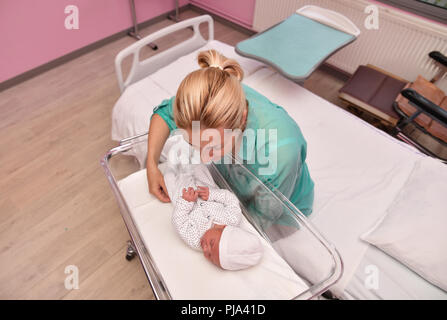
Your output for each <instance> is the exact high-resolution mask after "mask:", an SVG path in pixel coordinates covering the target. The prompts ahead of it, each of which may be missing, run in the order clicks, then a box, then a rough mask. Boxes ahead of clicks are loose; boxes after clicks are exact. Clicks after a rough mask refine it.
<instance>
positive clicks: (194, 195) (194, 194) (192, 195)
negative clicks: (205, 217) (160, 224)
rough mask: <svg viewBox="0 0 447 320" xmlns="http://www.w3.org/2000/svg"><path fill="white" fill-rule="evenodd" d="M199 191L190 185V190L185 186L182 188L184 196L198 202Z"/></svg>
mask: <svg viewBox="0 0 447 320" xmlns="http://www.w3.org/2000/svg"><path fill="white" fill-rule="evenodd" d="M198 196H199V195H198V193H197V191H195V190H194V188H192V187H189V188H188V190H186V189H185V188H183V190H182V198H183V199H185V200H186V201H189V202H196V201H197V198H198Z"/></svg>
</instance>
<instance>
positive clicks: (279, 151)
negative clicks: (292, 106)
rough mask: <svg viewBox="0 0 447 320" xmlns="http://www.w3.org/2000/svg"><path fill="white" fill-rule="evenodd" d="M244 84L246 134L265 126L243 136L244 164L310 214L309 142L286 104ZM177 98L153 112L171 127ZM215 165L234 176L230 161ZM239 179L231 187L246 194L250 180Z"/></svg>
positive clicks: (311, 201)
mask: <svg viewBox="0 0 447 320" xmlns="http://www.w3.org/2000/svg"><path fill="white" fill-rule="evenodd" d="M242 87H243V89H244V92H245V97H246V99H247V102H248V114H247V125H246V130H244V136H245V134H246V132H248V131H250V130H247V129H248V128H250V129H252V130H251V132H260V131H257V130H258V129H264V130H265V131H264V132H265V135H264V136H262V137H261V138H259V136H258V135H256V134H255V135H254V139H253V136H252V139H246V138H243V141H242V144H241V147H240V150H239V154H238V155H239V158H241V159H243V164H244V166H245V167H246V168H247V169H249V170H250V171H251V172H252V173H253V174H254V175H255V176H256V177H257V178H258V179H259V180H261V181H262V182H263V183H265V182H268V183H269V184H268V185H269V186H270V187H269V189H272V188H271V187H273V188H276V189H277V190H279V191H280V192H281V193H282V194H283V195H284V196H285V197H286V198H288V199H289V200H290V201H291V202H292V203H293V204H294V205H295V206H296V207H297V208H298V209H299V210H300V211H301V212H302V213H303V214H305V215H310V214H311V213H312V206H313V200H314V182H313V181H312V178H311V177H310V174H309V170H308V168H307V164H306V150H307V144H306V141H305V139H304V137H303V134H302V133H301V130H300V128H299V127H298V125H297V123H296V122H295V120H293V119H292V118H291V117H290V116H289V114H288V113H287V111H286V110H284V108H282V107H281V106H279V105H277V104H274V103H273V102H271V101H270V100H269V99H267V98H266V97H265V96H263V95H262V94H260V93H259V92H257V91H256V90H254V89H252V88H250V87H249V86H247V85H245V84H244V83H242ZM174 99H175V96H173V97H171V98H170V99H165V100H163V101H162V102H161V103H160V104H159V105H158V106H156V107H155V108H154V114H155V113H156V114H158V115H159V116H160V117H162V118H163V120H164V121H165V122H166V123H167V125H168V127H169V130H170V131H172V130H175V129H177V126H176V124H175V122H174V117H173V103H174ZM270 129H274V130H275V131H276V137H275V135H274V134H270V132H271V131H269V130H270ZM261 133H262V130H261ZM253 141H254V143H253ZM274 146H276V148H275V147H274ZM250 150H252V151H250ZM254 151H257V152H254ZM275 153H276V157H274V158H276V162H275V164H274V165H273V166H272V165H271V163H272V162H271V161H270V163H267V164H266V161H265V159H266V158H267V159H269V156H273V155H275ZM257 155H261V156H263V158H259V156H257ZM258 158H259V159H258ZM261 160H262V161H261ZM272 161H274V160H272ZM222 162H224V161H222ZM216 167H217V168H218V169H219V171H220V172H221V173H222V175H223V176H224V178H225V179H226V180H227V179H228V178H231V173H229V172H228V170H229V168H230V167H231V165H225V164H224V163H221V164H216ZM268 167H270V168H276V170H270V172H267V173H268V174H265V172H264V173H262V174H260V170H259V169H260V168H268ZM233 168H234V166H233ZM233 177H234V175H233ZM238 180H240V181H239V182H240V183H239V185H238V184H237V181H233V184H232V183H230V184H232V187H234V186H236V189H238V190H237V191H238V192H240V193H241V194H243V193H244V188H245V189H247V186H248V185H249V184H247V181H246V180H244V179H238ZM258 184H259V183H258ZM272 202H275V201H274V200H273V201H270V203H272ZM273 206H274V205H273ZM273 210H274V209H273ZM264 211H270V210H264ZM280 220H282V222H281V221H280ZM289 220H290V219H279V220H278V222H279V223H280V224H286V225H289V223H288V222H286V221H289Z"/></svg>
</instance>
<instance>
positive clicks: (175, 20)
mask: <svg viewBox="0 0 447 320" xmlns="http://www.w3.org/2000/svg"><path fill="white" fill-rule="evenodd" d="M168 19H169V20H172V21H174V22H178V0H175V16H173V15H172V14H170V15H169V16H168Z"/></svg>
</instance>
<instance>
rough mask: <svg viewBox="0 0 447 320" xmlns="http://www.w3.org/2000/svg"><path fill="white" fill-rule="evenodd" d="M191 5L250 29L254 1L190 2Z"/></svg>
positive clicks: (198, 0) (192, 0)
mask: <svg viewBox="0 0 447 320" xmlns="http://www.w3.org/2000/svg"><path fill="white" fill-rule="evenodd" d="M190 2H191V4H194V5H196V6H198V7H201V8H203V9H205V10H208V11H210V12H213V13H215V14H217V15H219V16H221V17H223V18H225V19H227V20H230V21H233V22H235V23H237V24H240V25H242V26H244V27H246V28H248V29H252V26H253V17H254V14H255V2H256V0H191V1H190Z"/></svg>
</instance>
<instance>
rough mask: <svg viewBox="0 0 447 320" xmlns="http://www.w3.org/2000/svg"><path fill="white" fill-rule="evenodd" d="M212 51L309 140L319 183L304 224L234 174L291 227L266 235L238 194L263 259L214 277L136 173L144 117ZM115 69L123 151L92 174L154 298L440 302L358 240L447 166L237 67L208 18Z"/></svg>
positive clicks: (116, 136)
mask: <svg viewBox="0 0 447 320" xmlns="http://www.w3.org/2000/svg"><path fill="white" fill-rule="evenodd" d="M201 23H207V25H208V31H209V37H208V39H207V40H205V39H203V37H202V36H201V35H200V31H199V25H200V24H201ZM190 26H192V27H193V31H194V33H193V36H192V37H191V38H189V39H187V40H185V41H184V42H182V43H180V44H179V45H177V46H175V47H172V48H170V49H168V50H166V51H164V52H161V53H159V54H157V55H155V56H152V57H150V58H148V59H146V60H144V61H141V62H140V61H139V57H138V54H139V50H140V49H141V48H142V47H143V46H144V45H146V44H147V43H149V42H151V41H155V40H156V39H158V38H160V37H162V36H165V35H167V34H169V33H171V32H175V31H178V30H181V29H184V28H187V27H190ZM211 48H212V49H216V50H217V51H219V52H221V53H222V54H224V55H225V56H227V57H229V58H234V59H236V60H237V61H238V62H239V63H240V64H241V66H242V68H243V69H244V73H245V77H244V80H243V82H244V83H245V84H246V85H248V86H250V87H252V88H253V89H255V90H257V91H259V92H260V93H262V94H263V95H265V96H266V97H268V98H269V99H270V100H271V101H273V102H275V103H277V104H278V105H281V106H282V107H283V108H284V109H285V110H286V111H287V112H288V113H289V115H290V116H291V117H292V118H294V119H295V120H296V121H297V123H298V124H299V126H300V128H301V130H302V132H303V133H304V136H305V138H306V140H307V145H308V158H307V163H308V166H309V170H310V173H311V176H312V178H313V180H314V181H315V183H316V184H315V201H314V208H313V213H312V215H311V216H310V217H309V219H308V218H306V217H305V216H304V215H302V214H301V213H300V212H299V210H298V209H297V208H295V207H294V206H293V204H291V203H290V202H288V200H287V199H285V198H284V197H283V196H282V195H281V194H280V193H279V192H277V191H272V190H270V189H269V188H267V187H266V186H264V185H262V183H260V182H259V181H258V180H256V178H255V177H253V176H252V175H251V174H250V172H249V171H248V170H246V169H245V168H244V167H243V166H238V165H235V168H234V172H236V171H238V170H239V172H241V173H242V174H243V175H244V176H248V177H249V179H250V181H252V182H253V183H254V184H255V186H257V187H258V188H256V192H257V194H260V195H262V196H263V197H264V196H267V197H268V198H269V199H270V201H269V202H270V205H271V206H272V207H275V206H276V207H280V208H282V210H283V211H284V212H286V214H287V215H288V216H289V217H290V219H292V220H293V221H294V223H295V226H296V227H295V228H294V230H292V231H291V232H290V230H289V232H286V233H282V234H281V232H279V233H278V234H279V236H278V237H271V233H269V226H268V224H263V223H260V222H259V221H258V220H256V217H257V216H258V215H257V213H256V212H254V211H253V207H252V206H250V203H248V202H245V200H244V199H245V198H244V197H239V195H238V194H236V195H237V196H238V197H239V198H240V200H241V207H242V209H243V212H244V216H245V218H246V219H245V220H244V227H246V228H247V229H250V230H252V231H257V232H258V234H259V235H260V237H261V239H262V241H263V244H264V248H265V252H266V255H265V259H264V260H263V262H262V263H261V264H260V265H259V266H257V267H255V268H253V269H248V270H244V271H242V272H240V273H228V272H224V271H222V270H218V269H217V268H215V267H214V266H211V265H209V264H207V263H206V261H204V258H203V257H201V256H200V255H195V252H194V253H192V252H191V251H189V250H188V249H187V248H186V247H185V246H183V244H182V243H181V242H180V240H179V239H178V238H177V237H176V235H175V232H174V230H173V229H172V227H171V226H170V211H171V210H172V204H163V203H161V202H159V201H158V200H157V199H155V198H154V197H153V196H152V195H150V194H149V192H148V187H147V181H146V180H147V179H146V173H145V170H144V165H145V159H146V147H147V134H146V133H145V132H147V127H148V123H149V120H150V116H151V114H152V109H153V108H154V107H155V106H157V105H158V104H159V103H160V102H161V101H162V100H163V99H165V98H167V97H171V96H173V95H175V94H176V90H177V88H178V85H179V84H180V82H181V80H182V79H183V78H184V77H185V76H186V75H187V74H188V73H189V72H191V71H193V70H195V69H197V68H198V66H197V60H196V58H197V54H198V52H199V51H202V50H207V49H211ZM128 56H132V57H133V63H132V67H131V71H130V73H129V75H128V76H127V78H126V79H125V80H124V79H123V75H122V70H121V62H122V60H123V59H124V58H126V57H128ZM116 70H117V78H118V83H119V86H120V89H121V91H122V95H121V97H120V98H119V100H118V101H117V103H116V105H115V107H114V109H113V115H112V139H113V140H116V141H120V143H119V146H117V147H116V148H113V149H111V150H110V151H109V152H107V154H106V155H105V156H104V158H103V159H102V160H101V164H102V166H103V167H104V169H105V171H106V175H107V178H108V179H109V182H110V185H111V187H112V190H113V192H114V195H115V197H116V199H117V201H118V204H119V207H120V210H121V213H122V215H123V219H124V221H125V224H126V226H127V228H128V230H129V233H130V236H131V238H132V243H131V245H130V250H129V252H130V255H132V254H133V253H134V252H136V253H137V254H138V256H139V258H140V260H141V262H142V265H143V268H144V270H145V272H146V274H147V276H148V279H149V282H150V285H151V287H152V288H153V291H154V294H155V296H156V297H157V298H159V299H169V298H174V299H179V298H180V299H181V298H189V299H196V298H198V299H200V298H211V299H227V298H233V299H258V298H264V299H265V298H267V299H295V298H305V299H310V298H314V297H316V296H318V295H320V294H321V293H322V292H324V291H325V290H327V289H330V290H331V292H332V293H333V294H334V295H335V296H337V297H338V298H348V299H350V298H354V299H363V298H382V299H384V298H385V299H386V298H440V299H446V298H447V294H446V293H445V291H443V290H441V289H440V288H439V287H437V286H435V285H433V284H431V283H430V282H428V281H426V280H425V279H424V278H422V277H421V276H419V275H418V274H416V273H415V272H413V271H412V270H410V268H408V267H406V266H405V265H403V264H402V263H401V262H399V261H397V260H395V259H393V258H391V257H390V256H389V255H387V254H385V253H384V252H382V251H380V250H378V249H375V247H374V246H372V245H371V244H368V243H367V242H365V241H362V240H361V239H360V236H361V235H362V234H363V233H365V232H366V231H368V230H369V229H370V228H371V227H373V226H374V225H375V224H376V223H377V221H378V220H379V219H381V218H383V217H384V215H385V214H386V212H387V209H388V208H389V207H390V205H391V204H392V203H394V202H395V201H396V199H397V198H398V196H399V195H401V193H402V190H403V189H404V188H405V187H406V186H407V185H408V181H410V179H409V177H412V176H414V172H415V168H416V166H417V167H420V166H421V163H422V164H423V167H424V168H430V170H427V171H425V172H424V180H425V181H426V182H424V185H421V186H420V188H422V189H424V188H428V189H429V188H430V183H431V181H433V180H437V181H439V177H443V176H444V177H445V176H446V170H447V168H446V166H445V165H444V164H442V163H440V162H438V161H437V160H434V159H431V158H429V157H427V156H426V155H423V154H421V153H419V152H418V151H417V150H416V149H414V148H413V147H411V146H408V145H406V144H404V143H403V142H400V141H398V140H395V139H393V138H391V137H390V136H388V135H386V134H385V133H383V132H382V131H380V130H378V129H376V128H374V127H373V126H371V125H369V124H367V123H365V122H364V121H362V120H360V119H358V118H356V117H354V116H353V115H351V114H350V113H348V112H346V111H344V110H342V109H340V108H338V107H337V106H334V105H333V104H331V103H329V102H327V101H326V100H324V99H322V98H320V97H318V96H316V95H314V94H312V93H311V92H309V91H308V90H306V89H304V88H302V87H301V86H299V85H297V83H295V82H294V81H292V80H290V79H286V78H285V77H284V76H283V75H282V74H281V73H280V72H278V71H277V70H276V69H273V68H272V67H271V66H270V65H268V64H265V63H263V62H261V61H255V60H253V59H248V58H246V57H242V56H240V55H239V54H237V53H236V52H235V50H234V48H233V47H231V46H229V45H226V44H224V43H222V42H219V41H216V40H214V39H213V20H212V19H211V17H209V16H207V15H205V16H200V17H197V18H193V19H190V20H186V21H182V22H180V23H177V24H175V25H172V26H170V27H167V28H165V29H162V30H160V31H158V32H156V33H154V34H151V35H149V36H147V37H146V38H144V39H142V40H140V41H139V42H137V43H135V44H133V45H131V46H130V47H128V48H126V49H124V50H123V51H121V52H120V53H119V54H118V56H117V58H116ZM129 156H131V157H132V159H134V160H135V161H134V166H133V167H129V165H128V160H125V159H127V158H128V157H129ZM160 169H161V170H162V171H163V165H160ZM209 169H210V171H211V173H212V175H213V177H214V178H215V181H216V183H217V184H218V185H219V186H221V187H223V188H228V189H230V190H232V185H230V184H229V183H228V182H227V181H226V179H225V178H223V176H222V175H221V174H220V172H219V171H218V170H215V168H214V167H213V166H212V165H211V166H209ZM440 183H441V185H442V183H444V184H443V185H442V186H445V187H444V188H443V189H442V188H441V190H438V191H436V190H435V191H434V192H441V191H442V190H446V189H447V179H446V181H445V182H442V181H441V182H440ZM437 189H439V188H437ZM441 196H442V195H440V197H441ZM254 198H255V200H256V197H254ZM405 200H406V201H408V202H409V203H411V201H417V200H418V199H416V197H412V198H408V199H405ZM438 209H439V208H438ZM309 220H310V221H309ZM327 239H329V240H330V242H329V241H328V240H327ZM371 264H373V265H375V266H377V268H378V269H379V270H381V275H382V276H381V283H382V285H381V286H380V290H378V289H370V288H367V287H366V286H365V285H364V284H365V278H366V277H367V276H368V274H366V273H365V270H368V268H367V267H368V266H370V265H371ZM192 266H194V268H193V267H192ZM216 279H220V280H219V281H218V282H217V283H216V287H217V288H218V290H211V291H210V290H209V287H208V284H209V282H212V281H216Z"/></svg>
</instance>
